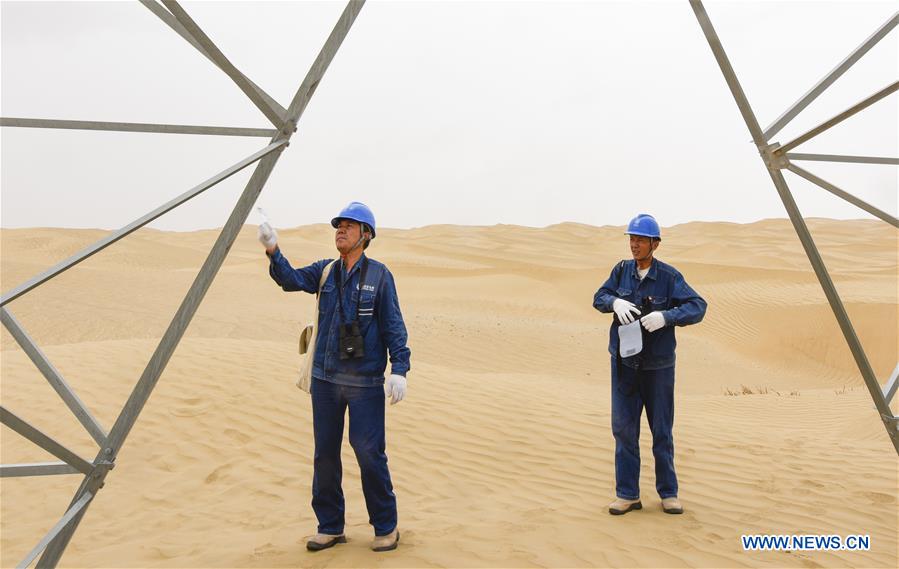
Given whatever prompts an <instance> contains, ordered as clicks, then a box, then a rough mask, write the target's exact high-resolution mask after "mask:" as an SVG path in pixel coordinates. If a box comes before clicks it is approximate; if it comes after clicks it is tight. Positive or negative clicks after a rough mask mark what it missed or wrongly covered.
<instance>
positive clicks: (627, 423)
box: [612, 357, 677, 500]
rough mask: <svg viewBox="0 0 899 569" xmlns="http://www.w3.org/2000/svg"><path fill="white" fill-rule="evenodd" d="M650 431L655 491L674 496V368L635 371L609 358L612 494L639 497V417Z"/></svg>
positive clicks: (628, 498)
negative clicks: (613, 479)
mask: <svg viewBox="0 0 899 569" xmlns="http://www.w3.org/2000/svg"><path fill="white" fill-rule="evenodd" d="M644 407H645V408H646V419H647V420H648V422H649V429H650V431H652V455H653V457H654V458H655V463H656V491H658V493H659V496H661V497H662V498H671V497H674V496H677V475H676V474H675V473H674V436H673V433H672V429H673V427H674V367H673V366H672V367H667V368H663V369H653V370H637V369H634V368H631V367H627V366H625V365H618V364H617V362H616V358H614V357H613V358H612V434H613V435H614V436H615V493H616V494H617V495H618V497H619V498H623V499H625V500H636V499H637V498H639V497H640V417H641V415H642V414H643V408H644Z"/></svg>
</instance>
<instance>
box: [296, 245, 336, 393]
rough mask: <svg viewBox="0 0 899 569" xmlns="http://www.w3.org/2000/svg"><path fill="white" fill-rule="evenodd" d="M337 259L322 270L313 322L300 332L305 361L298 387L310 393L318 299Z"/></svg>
mask: <svg viewBox="0 0 899 569" xmlns="http://www.w3.org/2000/svg"><path fill="white" fill-rule="evenodd" d="M334 263H335V261H331V262H330V263H328V265H327V266H326V267H325V269H324V270H323V271H322V278H321V280H319V281H318V292H317V293H316V294H315V312H313V313H312V322H311V323H309V324H307V325H306V327H305V328H303V331H302V332H300V354H301V355H302V354H305V355H306V357H305V358H303V363H302V364H301V365H300V375H299V377H298V378H297V387H299V388H300V389H302V390H303V391H305V392H306V393H309V388H310V386H311V385H312V360H314V359H315V339H316V337H317V336H318V301H319V298H320V297H321V293H322V287H323V286H324V285H325V280H326V279H327V278H328V275H329V274H331V267H332V266H333V265H334Z"/></svg>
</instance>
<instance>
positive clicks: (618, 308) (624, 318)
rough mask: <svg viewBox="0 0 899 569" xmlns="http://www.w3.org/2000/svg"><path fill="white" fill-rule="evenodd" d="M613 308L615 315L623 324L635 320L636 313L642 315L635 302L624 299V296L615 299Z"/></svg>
mask: <svg viewBox="0 0 899 569" xmlns="http://www.w3.org/2000/svg"><path fill="white" fill-rule="evenodd" d="M612 310H614V311H615V315H616V316H618V322H620V323H622V324H630V323H631V322H633V321H634V315H637V316H639V315H640V309H639V308H637V307H636V306H634V303H633V302H630V301H627V300H624V299H623V298H616V299H615V302H613V303H612Z"/></svg>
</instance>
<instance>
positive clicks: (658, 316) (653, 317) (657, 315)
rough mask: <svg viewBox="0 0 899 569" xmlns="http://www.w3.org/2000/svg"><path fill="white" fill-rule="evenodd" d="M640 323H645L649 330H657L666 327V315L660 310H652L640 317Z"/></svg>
mask: <svg viewBox="0 0 899 569" xmlns="http://www.w3.org/2000/svg"><path fill="white" fill-rule="evenodd" d="M640 323H641V324H643V327H644V328H646V331H647V332H655V331H656V330H659V329H661V328H664V327H665V315H664V314H662V313H661V312H659V311H658V310H657V311H655V312H650V313H649V314H647V315H646V316H644V317H643V318H641V319H640Z"/></svg>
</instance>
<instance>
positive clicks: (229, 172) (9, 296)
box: [0, 140, 287, 306]
mask: <svg viewBox="0 0 899 569" xmlns="http://www.w3.org/2000/svg"><path fill="white" fill-rule="evenodd" d="M286 143H287V141H285V140H280V141H277V142H272V143H271V144H269V145H268V146H266V147H265V148H263V149H262V150H259V151H258V152H254V153H253V154H251V155H249V156H247V157H246V158H244V159H243V160H241V161H240V162H237V163H236V164H234V165H232V166H229V167H228V168H225V169H224V170H222V171H221V172H219V173H218V174H216V175H215V176H213V177H211V178H209V179H207V180H206V181H204V182H201V183H200V184H198V185H196V186H194V187H193V188H191V189H189V190H187V191H186V192H184V193H183V194H181V195H180V196H178V197H176V198H174V199H172V200H170V201H168V202H166V203H164V204H162V205H161V206H159V207H158V208H156V209H154V210H153V211H151V212H150V213H148V214H146V215H143V216H141V217H139V218H137V219H135V220H134V221H132V222H131V223H129V224H128V225H126V226H125V227H123V228H121V229H119V230H117V231H115V232H113V233H111V234H110V235H107V236H106V237H104V238H103V239H100V240H99V241H97V242H96V243H94V244H93V245H90V246H88V247H86V248H85V249H82V250H81V251H80V252H78V253H75V254H74V255H72V256H71V257H69V258H68V259H66V260H64V261H61V262H59V263H57V264H56V265H55V266H53V267H51V268H49V269H47V270H46V271H44V272H43V273H41V274H39V275H37V276H35V277H32V278H31V279H29V280H28V281H26V282H24V283H22V284H21V285H19V286H17V287H16V288H14V289H12V290H10V291H9V292H7V293H5V294H4V295H3V296H2V298H0V306H4V305H6V304H7V303H9V302H12V301H13V300H15V299H17V298H18V297H20V296H22V295H23V294H25V293H26V292H28V291H30V290H31V289H33V288H35V287H37V286H39V285H41V284H43V283H45V282H47V281H48V280H50V279H52V278H53V277H55V276H56V275H58V274H60V273H62V272H64V271H67V270H68V269H71V268H72V267H74V266H75V265H77V264H78V263H80V262H81V261H84V260H85V259H87V258H88V257H90V256H92V255H94V254H96V253H99V252H100V251H102V250H103V249H105V248H107V247H109V246H110V245H112V244H113V243H115V242H116V241H118V240H119V239H121V238H123V237H125V236H127V235H129V234H131V233H133V232H135V231H137V230H138V229H140V228H141V227H143V226H144V225H147V224H148V223H150V222H151V221H153V220H154V219H156V218H158V217H160V216H162V215H163V214H165V213H167V212H169V211H171V210H173V209H175V208H176V207H178V206H179V205H181V204H183V203H184V202H186V201H189V200H191V199H193V198H195V197H197V196H198V195H200V194H201V193H203V192H205V191H206V190H208V189H209V188H211V187H212V186H214V185H216V184H218V183H219V182H221V181H222V180H225V179H227V178H230V177H231V176H233V175H234V174H236V173H238V172H240V171H241V170H243V169H244V168H246V167H247V166H249V165H250V164H252V163H254V162H256V161H257V160H259V159H261V158H263V157H264V156H267V155H268V154H270V153H272V152H274V151H275V150H278V149H279V148H281V146H282V145H284V144H286Z"/></svg>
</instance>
